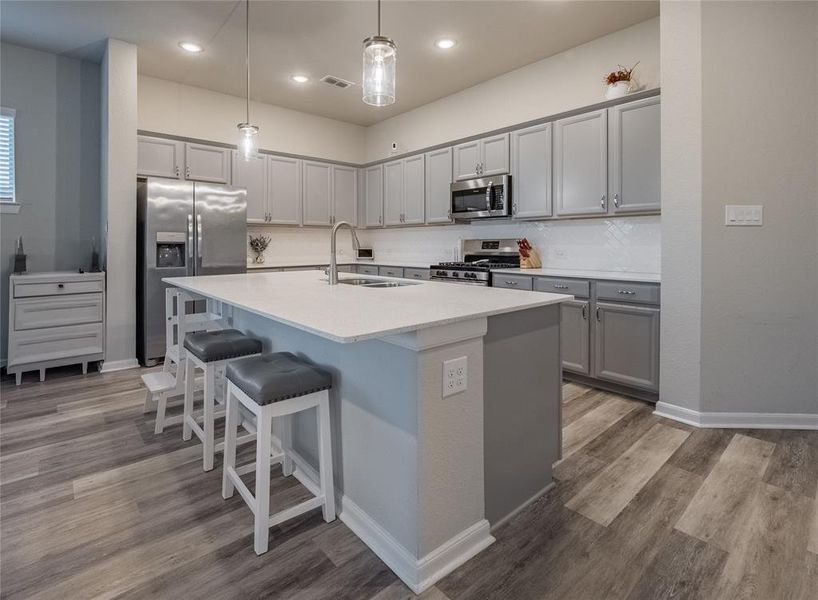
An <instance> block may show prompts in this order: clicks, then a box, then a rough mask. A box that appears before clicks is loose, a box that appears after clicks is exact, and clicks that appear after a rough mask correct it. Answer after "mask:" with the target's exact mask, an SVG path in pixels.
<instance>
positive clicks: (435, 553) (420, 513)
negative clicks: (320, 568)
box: [165, 271, 572, 592]
mask: <svg viewBox="0 0 818 600" xmlns="http://www.w3.org/2000/svg"><path fill="white" fill-rule="evenodd" d="M349 279H359V277H357V276H355V275H351V274H341V283H340V284H339V285H335V286H330V285H328V283H327V278H326V276H325V275H323V274H322V273H321V272H320V271H295V272H278V273H276V272H273V273H252V274H250V273H248V274H236V275H217V276H204V277H179V278H168V279H166V280H165V281H166V282H167V283H168V284H169V285H171V286H175V287H179V288H182V289H184V290H186V291H188V292H190V293H192V294H194V295H198V296H201V297H203V298H206V299H207V300H208V302H209V304H210V308H211V310H213V311H214V312H221V314H222V315H223V316H225V317H226V318H227V319H228V320H229V322H230V324H231V326H233V327H236V328H238V329H241V330H243V331H245V332H247V333H248V334H251V335H254V336H256V337H259V338H261V339H262V340H263V341H264V346H265V348H264V349H265V351H290V352H294V353H296V354H298V355H301V356H304V357H305V358H308V359H309V360H311V361H313V362H314V363H316V364H318V365H321V366H322V367H324V368H326V369H328V370H330V371H331V372H332V373H333V389H332V391H331V394H330V398H331V404H332V420H333V428H332V433H333V454H334V462H335V487H336V494H337V496H338V505H339V508H340V511H339V516H340V518H341V520H342V521H343V522H344V523H346V524H347V526H348V527H349V528H350V529H351V530H352V531H353V532H355V533H356V535H358V536H359V537H360V538H361V539H362V540H363V541H364V542H365V543H366V544H367V545H368V546H369V547H370V548H371V549H372V550H373V551H374V552H375V553H376V554H377V555H378V556H379V557H380V558H381V559H382V560H383V561H384V562H385V563H386V564H387V565H388V566H389V567H390V568H391V569H392V570H393V571H395V573H396V574H397V575H398V576H399V577H400V578H401V579H403V580H404V582H405V583H406V584H407V585H409V587H411V588H412V589H413V590H414V591H415V592H420V591H422V590H424V589H426V588H427V587H429V586H430V585H432V584H433V583H434V582H435V581H437V580H438V579H439V578H441V577H442V576H444V575H445V574H447V573H448V572H450V571H451V570H452V569H454V568H456V567H457V566H459V565H460V564H462V563H463V562H465V561H466V560H468V559H469V558H471V557H472V556H474V555H475V554H477V553H478V552H480V551H481V550H482V549H484V548H485V547H487V546H488V545H489V544H491V543H492V542H493V541H494V538H493V537H492V535H491V527H494V526H497V525H498V524H500V523H502V522H504V521H505V520H506V519H508V518H510V517H511V516H513V515H514V514H515V513H516V512H517V511H518V510H520V509H521V508H523V507H524V506H526V505H527V504H529V503H530V502H531V501H532V500H534V499H535V498H537V497H538V496H539V495H541V494H542V493H543V492H545V491H546V490H547V489H549V488H550V486H551V485H553V483H552V475H551V466H552V464H553V463H554V462H555V461H556V460H557V459H558V458H559V455H560V450H561V439H560V435H561V426H560V425H561V424H560V407H561V381H560V376H561V368H560V355H559V335H560V331H559V327H560V310H559V304H560V303H561V302H564V301H566V300H570V299H571V298H572V297H571V296H567V295H562V294H548V293H539V292H521V291H516V290H504V289H494V288H484V287H475V286H468V285H457V284H449V283H438V282H414V281H413V282H408V281H405V280H394V279H388V278H374V277H373V278H368V279H373V280H374V279H378V280H382V281H387V282H392V283H390V284H388V285H395V284H397V283H401V284H403V285H400V286H397V287H368V286H363V285H349V284H344V283H343V281H344V280H349ZM447 361H459V363H455V369H454V371H453V381H450V380H449V379H450V378H448V377H447V376H446V372H447V370H448V369H447V365H445V363H446V362H447ZM461 368H462V370H461ZM458 386H460V387H459V389H456V388H458ZM274 433H275V432H274ZM291 454H292V456H293V459H294V462H295V464H296V473H295V475H296V477H298V478H299V480H301V481H302V482H303V483H305V485H307V486H308V487H309V486H311V485H314V482H315V481H316V475H315V469H314V466H313V465H315V464H317V452H316V428H315V422H314V418H301V417H297V418H296V420H295V423H294V435H293V447H292V448H291Z"/></svg>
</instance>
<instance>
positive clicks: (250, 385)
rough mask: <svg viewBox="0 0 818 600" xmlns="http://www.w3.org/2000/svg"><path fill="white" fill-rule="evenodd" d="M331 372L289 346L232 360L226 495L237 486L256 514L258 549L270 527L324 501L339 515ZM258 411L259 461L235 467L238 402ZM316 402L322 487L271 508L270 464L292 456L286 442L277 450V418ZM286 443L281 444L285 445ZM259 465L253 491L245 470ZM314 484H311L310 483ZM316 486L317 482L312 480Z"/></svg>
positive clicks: (329, 512)
mask: <svg viewBox="0 0 818 600" xmlns="http://www.w3.org/2000/svg"><path fill="white" fill-rule="evenodd" d="M331 387H332V375H331V374H330V373H328V372H327V371H324V370H322V369H319V368H317V367H315V366H313V365H311V364H310V363H308V362H307V361H305V360H302V359H300V358H298V357H297V356H295V355H294V354H291V353H290V352H276V353H272V354H264V355H262V356H256V357H253V358H244V359H241V360H236V361H233V362H231V363H230V364H229V365H227V416H226V421H225V433H224V471H223V473H222V497H223V498H224V499H225V500H226V499H227V498H230V497H231V496H232V495H233V491H234V489H238V491H239V494H240V495H241V497H242V498H243V499H244V501H245V502H246V503H247V505H248V506H249V507H250V510H251V511H252V512H253V515H254V516H255V536H254V537H255V541H254V549H255V551H256V554H264V553H265V552H267V548H268V543H269V534H270V527H273V526H275V525H278V524H279V523H282V522H284V521H286V520H288V519H291V518H293V517H296V516H298V515H300V514H303V513H305V512H307V511H310V510H313V509H314V508H318V507H319V506H321V507H322V508H323V513H324V520H325V521H326V522H327V523H329V522H330V521H333V520H334V519H335V493H334V487H333V478H332V441H331V438H330V417H329V389H330V388H331ZM240 407H243V408H245V409H247V410H248V411H250V412H251V413H252V414H254V415H255V417H256V462H255V465H253V464H250V465H245V466H244V467H241V468H239V469H237V468H236V433H237V431H238V425H239V418H240V417H239V408H240ZM311 408H317V409H318V410H317V413H318V414H317V416H318V446H319V447H318V470H319V479H320V487H319V489H310V491H311V492H312V493H313V494H314V495H315V497H313V498H310V499H309V500H305V501H304V502H301V503H300V504H296V505H295V506H293V507H291V508H288V509H285V510H282V511H280V512H277V513H275V514H273V515H271V514H270V465H271V464H272V463H274V462H279V463H281V464H282V467H283V466H284V464H285V461H286V460H287V457H286V451H287V449H286V448H282V449H280V450H278V451H277V452H275V453H273V451H274V450H277V449H275V448H274V447H273V442H272V423H273V418H276V417H283V416H285V415H293V414H295V413H298V412H301V411H304V410H308V409H311ZM283 445H284V444H282V446H283ZM254 466H255V472H256V494H255V496H253V494H251V493H250V490H249V489H248V487H247V486H246V485H245V484H244V482H243V481H242V480H241V478H240V475H243V474H245V473H249V472H251V471H252V470H253V467H254ZM308 487H310V486H308ZM312 487H314V486H312Z"/></svg>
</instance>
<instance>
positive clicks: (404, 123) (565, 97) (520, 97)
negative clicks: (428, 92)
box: [366, 18, 659, 162]
mask: <svg viewBox="0 0 818 600" xmlns="http://www.w3.org/2000/svg"><path fill="white" fill-rule="evenodd" d="M636 61H640V62H639V66H638V67H637V69H636V72H635V73H636V76H637V80H638V81H637V82H638V84H639V85H640V86H641V87H644V88H645V89H650V88H656V87H658V86H659V19H658V18H655V19H650V20H648V21H645V22H644V23H640V24H638V25H634V26H632V27H629V28H627V29H623V30H621V31H617V32H615V33H612V34H610V35H607V36H604V37H601V38H599V39H597V40H594V41H591V42H588V43H587V44H583V45H581V46H577V47H576V48H572V49H570V50H566V51H565V52H561V53H559V54H556V55H554V56H551V57H549V58H546V59H543V60H541V61H538V62H535V63H532V64H530V65H527V66H525V67H522V68H520V69H517V70H515V71H511V72H509V73H506V74H504V75H501V76H499V77H495V78H494V79H490V80H488V81H485V82H483V83H480V84H478V85H475V86H474V87H471V88H468V89H466V90H463V91H461V92H458V93H456V94H452V95H451V96H446V97H445V98H442V99H440V100H436V101H435V102H431V103H429V104H426V105H425V106H421V107H419V108H416V109H414V110H411V111H409V112H406V113H403V114H401V115H398V116H396V117H392V118H391V119H387V120H386V121H382V122H380V123H377V124H375V125H372V126H370V127H369V128H367V133H366V160H367V162H370V161H374V160H380V159H382V158H386V157H388V156H389V150H390V145H391V143H392V142H393V141H396V142H398V145H399V150H400V152H401V153H404V152H412V151H414V150H418V149H420V148H425V147H428V146H433V145H435V144H442V143H446V142H448V141H451V140H456V139H459V138H463V137H468V136H471V135H476V134H479V133H481V132H484V131H489V130H492V129H498V128H501V127H506V126H510V125H515V124H517V123H522V122H525V121H529V120H532V119H537V118H541V117H546V116H549V115H553V114H557V113H560V112H564V111H568V110H572V109H575V108H579V107H582V106H587V105H590V104H595V103H597V102H601V101H602V100H603V99H604V98H603V91H604V90H603V83H602V80H603V77H604V76H605V75H606V74H607V73H609V72H610V71H612V70H614V69H616V66H617V64H623V65H627V66H630V65H633V64H634V63H635V62H636ZM398 68H400V66H399V67H398Z"/></svg>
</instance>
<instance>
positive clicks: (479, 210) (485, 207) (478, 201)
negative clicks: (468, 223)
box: [451, 175, 511, 219]
mask: <svg viewBox="0 0 818 600" xmlns="http://www.w3.org/2000/svg"><path fill="white" fill-rule="evenodd" d="M510 182H511V177H510V176H508V175H500V176H498V177H486V178H481V179H468V180H466V181H457V182H455V183H453V184H452V185H451V206H452V217H454V218H455V219H480V218H486V217H507V216H509V215H510V214H511V213H510V210H509V208H510V206H511V202H510V192H511V185H510Z"/></svg>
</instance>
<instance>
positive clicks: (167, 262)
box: [156, 231, 186, 269]
mask: <svg viewBox="0 0 818 600" xmlns="http://www.w3.org/2000/svg"><path fill="white" fill-rule="evenodd" d="M185 238H186V236H185V234H184V233H177V232H170V231H159V232H157V233H156V267H157V268H158V269H163V268H178V267H184V266H185Z"/></svg>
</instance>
